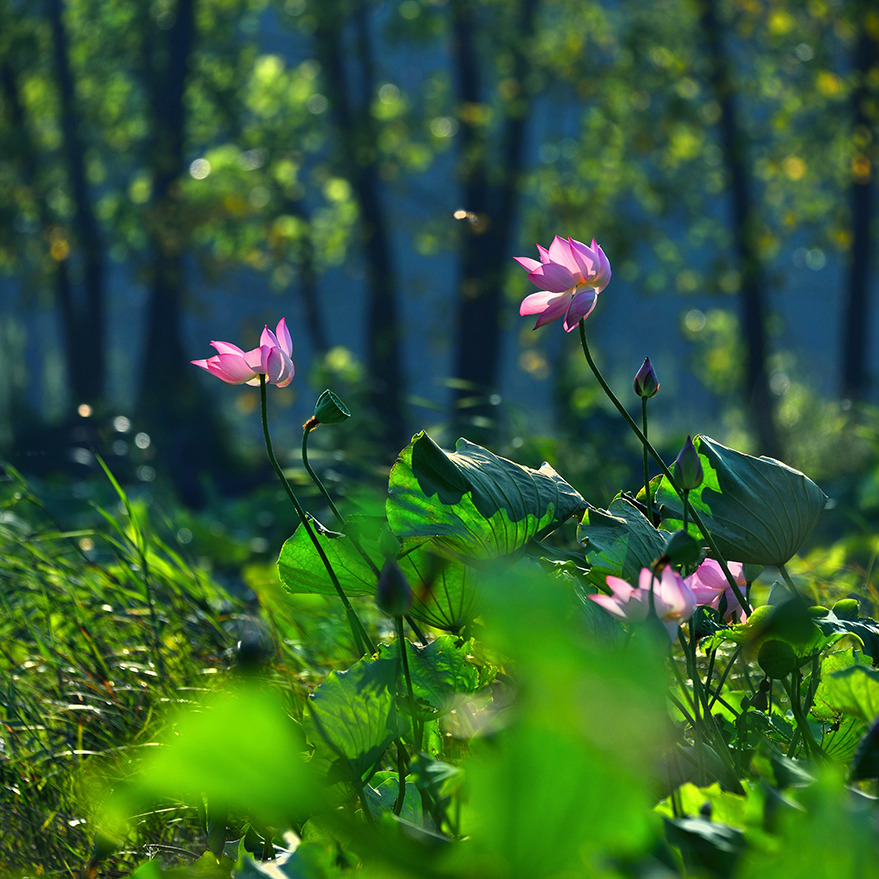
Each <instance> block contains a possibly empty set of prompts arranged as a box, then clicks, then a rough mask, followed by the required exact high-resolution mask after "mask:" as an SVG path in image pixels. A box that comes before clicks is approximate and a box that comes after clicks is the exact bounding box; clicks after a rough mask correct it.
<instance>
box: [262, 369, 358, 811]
mask: <svg viewBox="0 0 879 879" xmlns="http://www.w3.org/2000/svg"><path fill="white" fill-rule="evenodd" d="M259 394H260V409H261V414H262V431H263V436H264V437H265V443H266V452H268V456H269V461H271V463H272V467H273V468H274V471H275V474H276V475H277V477H278V479H279V480H280V482H281V485H283V486H284V491H286V492H287V497H289V498H290V502H291V503H292V504H293V508H294V509H295V510H296V515H297V516H299V521H300V522H301V523H302V527H303V528H304V529H305V533H306V534H308V537H309V539H310V540H311V542H312V544H313V545H314V548H315V550H316V551H317V554H318V555H319V556H320V560H321V561H322V562H323V565H324V567H325V568H326V570H327V574H328V575H329V578H330V580H331V581H332V584H333V588H334V589H335V590H336V592H337V594H338V596H339V598H340V600H341V602H342V605H343V606H344V608H345V614H346V616H347V617H348V624H349V625H350V626H351V635H352V637H353V638H354V644H355V646H356V648H357V650H359V651H360V653H361V654H364V653H366V654H372V653H375V646H374V645H373V643H372V640H371V639H370V637H369V635H368V634H367V632H366V629H365V628H364V627H363V623H361V622H360V618H359V617H358V616H357V613H356V611H355V610H354V608H353V607H352V606H351V602H350V601H349V600H348V596H347V595H346V594H345V590H344V589H342V584H341V583H339V578H338V577H337V576H336V572H335V571H334V570H333V566H332V564H331V563H330V560H329V559H328V558H327V555H326V553H325V552H324V549H323V547H322V546H321V545H320V541H319V540H318V539H317V535H316V534H315V533H314V529H313V528H312V527H311V522H310V521H309V519H308V515H307V514H306V512H305V510H303V509H302V506H301V504H300V503H299V501H298V500H297V498H296V495H295V494H294V492H293V489H292V487H291V486H290V483H289V482H288V480H287V477H286V476H284V471H283V470H282V469H281V465H280V464H279V463H278V459H277V458H276V457H275V452H274V449H273V448H272V437H271V434H270V433H269V418H268V404H267V401H266V377H265V375H264V374H260V377H259ZM364 808H366V805H365V804H364Z"/></svg>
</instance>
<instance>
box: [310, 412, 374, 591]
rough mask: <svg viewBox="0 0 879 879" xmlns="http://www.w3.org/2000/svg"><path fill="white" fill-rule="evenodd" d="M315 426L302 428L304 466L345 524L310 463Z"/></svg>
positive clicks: (341, 520)
mask: <svg viewBox="0 0 879 879" xmlns="http://www.w3.org/2000/svg"><path fill="white" fill-rule="evenodd" d="M313 429H314V428H308V427H305V428H303V430H302V466H303V467H305V470H306V472H307V473H308V475H309V476H310V477H311V481H312V482H313V483H314V484H315V485H316V486H317V487H318V489H319V490H320V493H321V494H322V495H323V496H324V500H325V501H326V502H327V504H328V505H329V508H330V510H331V511H332V513H333V515H334V516H335V517H336V521H337V522H338V523H339V524H340V525H344V524H345V520H344V518H342V514H341V513H340V512H339V508H338V507H337V506H336V505H335V503H333V499H332V497H330V493H329V492H328V491H327V490H326V488H324V484H323V482H321V480H320V477H319V476H318V475H317V473H315V472H314V470H313V469H312V466H311V464H309V463H308V436H309V434H310V433H311V431H312V430H313ZM376 574H378V569H377V568H376Z"/></svg>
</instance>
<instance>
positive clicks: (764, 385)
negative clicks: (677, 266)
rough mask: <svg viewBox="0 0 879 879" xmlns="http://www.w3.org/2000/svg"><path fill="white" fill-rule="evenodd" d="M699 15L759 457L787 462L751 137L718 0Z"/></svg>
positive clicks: (707, 1)
mask: <svg viewBox="0 0 879 879" xmlns="http://www.w3.org/2000/svg"><path fill="white" fill-rule="evenodd" d="M699 15H700V24H701V27H702V32H703V34H704V37H705V57H706V60H707V64H708V70H709V74H708V77H709V81H710V85H711V87H712V89H713V90H714V94H715V97H716V98H717V101H718V103H719V104H720V108H721V116H720V122H719V125H720V141H721V148H722V150H723V157H724V162H725V164H726V169H727V173H728V175H729V185H730V200H731V214H732V217H731V218H732V236H733V241H734V243H735V250H736V256H737V258H738V260H737V262H738V270H739V277H740V281H739V298H740V301H741V308H742V311H741V317H742V341H743V343H744V346H745V406H746V410H747V412H748V415H749V417H750V420H751V423H752V425H753V428H754V432H755V433H756V435H757V442H758V445H759V454H761V455H769V456H772V457H776V458H781V457H782V446H781V440H780V438H779V435H778V429H777V427H776V423H775V400H774V398H773V396H772V393H771V391H770V388H769V375H768V371H767V368H766V359H767V351H768V344H767V338H766V299H765V291H766V289H767V283H766V277H765V273H764V270H763V264H762V261H761V258H760V253H759V246H758V237H759V222H760V221H759V215H758V212H757V209H756V206H755V204H754V195H753V192H752V182H753V181H752V178H751V174H750V170H749V168H748V156H747V148H746V143H745V135H744V133H743V131H742V128H741V125H740V122H739V118H738V106H737V100H736V88H735V83H734V81H733V76H732V72H731V69H730V62H729V58H728V55H727V51H726V47H725V46H724V42H723V25H722V24H721V22H720V21H719V19H718V15H717V0H700V3H699Z"/></svg>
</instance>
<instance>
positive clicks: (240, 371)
mask: <svg viewBox="0 0 879 879" xmlns="http://www.w3.org/2000/svg"><path fill="white" fill-rule="evenodd" d="M211 345H213V346H214V348H216V349H217V353H216V354H215V355H214V356H213V357H208V358H207V360H191V361H190V363H193V364H194V365H195V366H200V367H201V368H202V369H204V370H206V371H207V372H209V373H210V374H211V375H215V376H216V377H217V378H219V379H222V380H223V381H224V382H228V383H229V384H230V385H241V384H248V385H258V384H259V377H260V375H264V376H265V377H266V381H267V382H268V383H269V384H273V385H277V386H278V387H279V388H285V387H287V385H289V384H290V382H291V381H293V375H294V372H295V370H294V368H293V361H292V359H291V358H292V356H293V340H292V339H291V338H290V331H289V330H288V329H287V322H286V320H284V318H281V320H280V321H279V322H278V326H277V328H276V329H275V332H274V333H273V332H272V331H271V330H270V329H269V328H268V327H266V328H265V329H264V330H263V331H262V335H261V336H260V338H259V347H258V348H253V349H252V350H250V351H242V350H241V349H240V348H239V347H238V346H237V345H233V344H232V343H231V342H211Z"/></svg>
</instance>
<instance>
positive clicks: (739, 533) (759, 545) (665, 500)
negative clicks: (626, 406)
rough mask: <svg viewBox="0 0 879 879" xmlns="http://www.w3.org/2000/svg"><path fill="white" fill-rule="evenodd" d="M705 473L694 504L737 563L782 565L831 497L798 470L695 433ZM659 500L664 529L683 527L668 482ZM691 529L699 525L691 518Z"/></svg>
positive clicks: (720, 547) (692, 497) (692, 498)
mask: <svg viewBox="0 0 879 879" xmlns="http://www.w3.org/2000/svg"><path fill="white" fill-rule="evenodd" d="M694 445H695V446H696V450H697V451H698V452H699V457H700V459H701V461H702V470H703V472H704V477H705V478H704V481H703V483H702V485H701V486H700V487H699V488H697V489H694V490H693V491H691V492H690V502H691V503H692V504H693V506H694V507H695V508H696V510H698V512H699V514H700V516H701V517H702V519H703V520H704V523H705V526H706V527H707V528H708V529H709V530H710V531H711V534H712V536H713V537H714V540H715V542H716V543H717V548H718V550H719V551H720V552H721V554H722V555H723V556H724V557H725V558H727V559H731V560H734V561H737V562H745V563H751V564H755V565H783V564H784V563H785V562H787V561H788V560H789V559H790V558H791V556H793V555H794V553H796V552H797V550H798V549H799V548H800V547H801V546H802V545H803V543H804V542H805V540H806V538H807V537H808V536H809V534H811V533H812V529H813V528H814V527H815V524H816V522H817V521H818V517H819V516H820V515H821V511H822V510H823V509H824V504H825V503H826V501H827V496H826V495H825V494H824V492H823V491H821V489H820V488H818V486H817V485H815V483H814V482H812V480H811V479H809V478H808V477H807V476H805V475H804V474H802V473H800V471H799V470H794V469H793V468H792V467H788V466H787V464H783V463H782V462H781V461H776V460H775V459H774V458H755V457H753V456H751V455H746V454H744V453H743V452H737V451H736V450H735V449H729V448H727V447H726V446H723V445H721V444H720V443H719V442H717V441H716V440H713V439H711V438H710V437H707V436H699V437H696V440H695V443H694ZM656 502H657V503H658V504H660V505H661V506H662V508H663V510H662V516H663V520H664V522H665V524H666V527H669V528H671V529H677V528H681V527H682V526H683V520H682V512H683V505H682V503H681V499H680V498H679V497H678V495H677V494H676V492H675V491H674V490H673V489H672V487H671V486H670V485H669V484H668V480H666V479H663V480H662V481H661V482H660V485H659V489H658V491H657V495H656ZM691 530H692V531H693V533H696V532H695V527H694V526H693V525H692V522H691Z"/></svg>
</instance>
